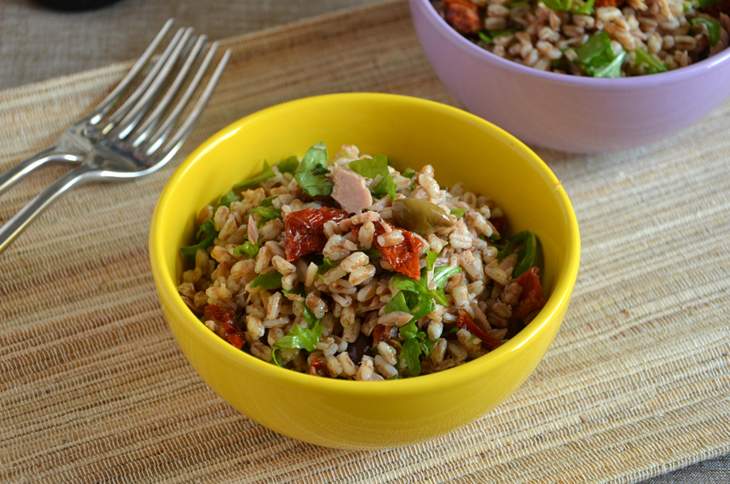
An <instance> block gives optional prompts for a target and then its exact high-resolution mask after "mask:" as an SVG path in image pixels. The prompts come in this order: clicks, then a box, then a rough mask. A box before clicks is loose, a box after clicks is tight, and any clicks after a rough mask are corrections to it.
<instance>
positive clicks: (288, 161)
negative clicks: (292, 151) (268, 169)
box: [276, 156, 299, 173]
mask: <svg viewBox="0 0 730 484" xmlns="http://www.w3.org/2000/svg"><path fill="white" fill-rule="evenodd" d="M298 166H299V160H298V159H297V157H296V156H290V157H289V158H284V159H283V160H281V161H280V162H279V163H277V164H276V168H278V169H279V171H280V172H281V173H294V172H295V171H296V170H297V167H298Z"/></svg>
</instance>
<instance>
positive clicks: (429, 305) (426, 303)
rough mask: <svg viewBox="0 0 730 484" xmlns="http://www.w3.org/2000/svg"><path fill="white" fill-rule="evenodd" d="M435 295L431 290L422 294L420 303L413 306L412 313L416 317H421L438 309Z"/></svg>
mask: <svg viewBox="0 0 730 484" xmlns="http://www.w3.org/2000/svg"><path fill="white" fill-rule="evenodd" d="M435 295H436V294H432V293H430V292H429V293H424V294H422V296H421V297H420V298H419V299H418V303H417V304H416V305H415V306H413V307H412V308H411V315H412V316H413V318H414V319H421V318H422V317H424V316H425V315H427V314H428V313H430V312H432V311H433V310H434V309H436V303H435V302H434V301H433V299H434V296H435ZM444 299H445V298H444Z"/></svg>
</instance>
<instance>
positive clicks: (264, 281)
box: [251, 271, 281, 290]
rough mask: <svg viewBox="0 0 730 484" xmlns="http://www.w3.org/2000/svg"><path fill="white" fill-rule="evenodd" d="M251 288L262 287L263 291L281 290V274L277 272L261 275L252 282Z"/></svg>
mask: <svg viewBox="0 0 730 484" xmlns="http://www.w3.org/2000/svg"><path fill="white" fill-rule="evenodd" d="M251 287H252V288H254V287H260V288H262V289H267V290H271V289H279V288H280V287H281V274H279V273H278V272H276V271H271V272H267V273H266V274H259V275H258V276H256V278H255V279H254V280H253V281H251Z"/></svg>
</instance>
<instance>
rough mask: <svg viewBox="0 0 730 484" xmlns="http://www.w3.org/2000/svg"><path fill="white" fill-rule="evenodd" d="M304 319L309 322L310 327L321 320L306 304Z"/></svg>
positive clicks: (303, 313)
mask: <svg viewBox="0 0 730 484" xmlns="http://www.w3.org/2000/svg"><path fill="white" fill-rule="evenodd" d="M302 319H304V321H306V322H307V324H308V325H309V327H310V328H311V327H313V326H314V325H315V324H317V322H319V320H318V319H317V318H316V317H315V316H314V313H313V312H312V311H311V310H310V309H309V308H308V307H307V306H306V305H305V306H304V311H303V312H302ZM309 351H312V350H309Z"/></svg>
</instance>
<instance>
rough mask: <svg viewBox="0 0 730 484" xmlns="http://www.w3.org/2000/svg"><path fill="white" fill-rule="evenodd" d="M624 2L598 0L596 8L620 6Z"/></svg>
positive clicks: (619, 0)
mask: <svg viewBox="0 0 730 484" xmlns="http://www.w3.org/2000/svg"><path fill="white" fill-rule="evenodd" d="M623 3H624V2H623V1H621V0H596V8H601V7H618V6H620V5H622V4H623Z"/></svg>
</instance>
